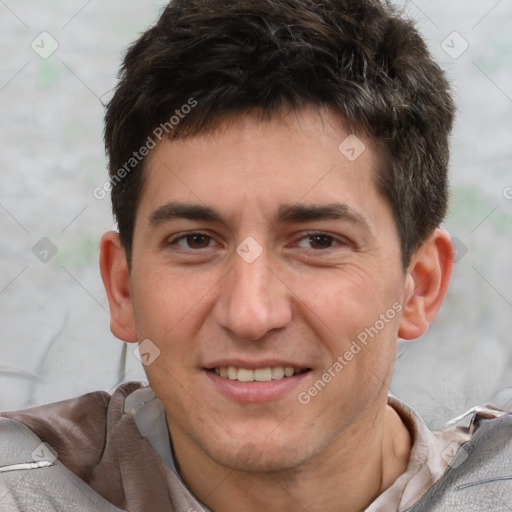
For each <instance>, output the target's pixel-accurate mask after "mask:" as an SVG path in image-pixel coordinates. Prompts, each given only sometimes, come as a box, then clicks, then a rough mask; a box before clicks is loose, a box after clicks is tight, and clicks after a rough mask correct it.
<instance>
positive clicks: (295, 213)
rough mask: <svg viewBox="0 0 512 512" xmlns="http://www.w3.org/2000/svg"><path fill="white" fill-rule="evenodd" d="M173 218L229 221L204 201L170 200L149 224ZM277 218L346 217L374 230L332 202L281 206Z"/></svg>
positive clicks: (342, 205)
mask: <svg viewBox="0 0 512 512" xmlns="http://www.w3.org/2000/svg"><path fill="white" fill-rule="evenodd" d="M173 219H187V220H198V221H202V222H218V223H223V224H227V221H226V219H225V218H224V216H223V215H222V213H221V212H220V211H219V210H217V209H216V208H212V207H210V206H205V205H201V204H187V203H167V204H164V205H163V206H160V207H158V208H157V209H156V210H155V211H153V212H152V213H151V215H150V216H149V223H150V224H151V225H152V226H153V227H158V226H159V225H161V224H163V223H165V222H168V221H171V220H173ZM276 220H277V223H278V224H284V223H297V224H298V223H301V222H311V221H318V220H343V221H348V222H351V223H353V224H357V225H360V226H361V227H363V228H365V229H366V230H367V231H368V232H370V233H373V230H372V228H371V225H370V222H369V221H368V220H367V219H366V217H365V216H364V215H362V214H361V213H359V212H357V211H356V210H354V209H353V208H352V207H351V206H350V205H348V204H346V203H330V204H326V205H314V204H312V205H297V204H295V205H281V206H280V207H279V210H278V213H277V218H276Z"/></svg>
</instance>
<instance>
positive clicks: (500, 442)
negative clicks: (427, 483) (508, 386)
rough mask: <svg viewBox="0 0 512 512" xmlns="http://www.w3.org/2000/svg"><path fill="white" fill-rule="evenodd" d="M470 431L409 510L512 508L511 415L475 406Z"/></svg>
mask: <svg viewBox="0 0 512 512" xmlns="http://www.w3.org/2000/svg"><path fill="white" fill-rule="evenodd" d="M469 430H470V433H471V437H470V439H469V440H468V441H467V442H466V443H464V444H463V445H462V446H461V447H460V448H459V449H458V451H457V453H456V454H455V456H454V457H453V459H452V460H451V462H450V464H449V466H448V468H447V469H446V471H445V472H444V474H443V476H442V477H441V478H440V479H439V480H438V481H437V482H436V484H435V485H434V486H432V488H431V489H430V490H429V491H428V492H427V493H426V494H425V495H424V496H423V497H422V498H421V499H420V501H419V502H418V503H417V504H416V505H415V506H413V507H412V509H411V512H427V511H428V512H445V511H446V512H448V511H452V510H471V511H474V512H484V511H485V512H487V511H488V510H492V511H493V512H500V511H503V512H505V511H507V512H508V511H510V510H511V506H512V414H510V413H508V412H505V411H498V410H496V409H490V408H486V407H482V408H477V410H476V412H475V414H474V415H473V417H472V419H471V424H470V426H469Z"/></svg>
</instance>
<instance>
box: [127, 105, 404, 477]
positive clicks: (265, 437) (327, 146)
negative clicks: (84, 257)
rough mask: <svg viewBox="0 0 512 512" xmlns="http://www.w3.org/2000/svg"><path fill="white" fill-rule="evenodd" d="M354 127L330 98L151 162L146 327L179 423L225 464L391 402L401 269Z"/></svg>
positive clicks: (334, 430)
mask: <svg viewBox="0 0 512 512" xmlns="http://www.w3.org/2000/svg"><path fill="white" fill-rule="evenodd" d="M348 135H349V134H348V133H347V132H346V131H345V130H344V128H343V127H342V126H341V124H340V122H339V121H338V120H337V117H336V116H335V114H333V113H332V112H331V111H329V110H325V111H323V113H322V115H321V116H320V115H319V113H318V111H316V110H313V109H309V108H308V109H303V110H301V111H300V112H298V113H293V114H288V115H285V114H283V115H280V116H276V117H275V118H274V119H273V120H271V121H261V120H259V119H258V118H257V117H256V116H254V117H253V116H243V117H240V118H237V119H235V120H234V121H233V122H231V123H229V124H224V125H223V126H222V127H221V129H220V130H217V131H216V132H215V133H213V134H211V135H200V136H194V137H191V138H187V139H185V140H182V141H178V140H175V141H165V142H163V143H162V144H160V145H159V146H158V147H157V148H156V149H155V150H154V151H153V153H152V154H151V155H150V157H149V160H148V162H147V167H146V171H145V172H146V182H145V187H144V190H143V193H142V197H141V201H140V205H139V208H138V212H137V221H136V226H135V230H134V239H133V254H132V258H133V260H132V271H131V277H130V291H131V297H132V303H133V310H134V315H135V322H136V326H137V336H138V339H139V341H142V340H146V339H148V340H150V341H151V343H152V344H154V345H156V346H157V347H158V349H159V351H160V355H159V356H158V357H156V359H155V360H154V361H153V362H152V363H151V364H150V365H148V366H146V372H147V376H148V379H149V381H150V384H151V386H152V387H153V389H154V391H155V392H156V394H157V395H158V397H159V398H160V400H161V401H162V403H163V405H164V407H165V410H166V413H167V418H168V422H169V427H170V430H171V434H172V435H173V439H174V440H176V439H182V440H186V442H187V443H189V444H190V446H194V447H195V448H196V449H198V450H199V451H200V453H203V454H206V456H208V457H209V458H210V459H212V460H214V461H216V462H217V463H220V464H222V465H225V466H228V467H234V468H239V469H247V468H248V467H249V465H251V464H252V466H251V467H254V468H260V469H264V470H277V469H283V468H288V467H294V466H297V465H298V464H300V463H303V462H305V461H307V460H309V459H311V458H312V457H314V456H317V455H320V454H321V453H322V451H323V450H325V449H326V447H327V446H329V445H330V444H331V443H332V442H333V441H334V440H335V439H339V436H340V435H343V436H346V437H350V436H356V437H357V436H360V437H361V438H363V437H364V435H366V434H367V432H368V429H371V428H372V423H373V420H374V419H375V418H376V417H377V416H378V414H380V412H379V411H382V409H383V404H384V403H385V400H386V396H387V391H388V386H389V381H390V378H391V372H392V367H393V362H394V358H395V352H396V342H397V332H398V328H399V323H400V310H401V303H402V300H403V297H404V274H403V270H402V266H401V255H400V248H399V247H400V244H399V238H398V234H397V230H396V226H395V222H394V219H393V216H392V212H391V208H390V206H389V205H388V203H387V202H386V200H385V199H384V198H383V197H382V196H381V194H380V193H379V192H378V191H377V189H376V186H375V173H376V169H377V167H378V161H377V155H376V151H375V149H374V148H373V147H372V146H371V144H370V143H369V142H368V141H365V144H366V149H365V150H364V151H363V152H362V153H361V154H360V155H359V156H358V157H357V158H356V159H354V157H355V156H357V154H358V153H359V152H360V151H361V149H362V146H360V145H357V146H354V140H352V139H348V140H347V141H346V142H344V143H343V141H345V139H346V138H347V136H348ZM356 142H357V141H356ZM342 143H343V144H342ZM340 144H342V146H341V149H340V148H339V146H340ZM352 149H354V151H352ZM151 346H152V345H151ZM156 352H157V351H156ZM350 354H352V356H350ZM336 362H338V364H336ZM228 367H231V368H230V369H229V370H226V368H228ZM285 368H293V369H294V375H293V376H288V377H287V376H283V373H284V372H286V373H287V374H288V373H289V372H291V371H290V370H285ZM254 370H256V371H254ZM226 371H227V372H228V376H226V375H225V373H226ZM219 373H220V375H219ZM329 376H330V377H329ZM271 377H274V378H273V379H272V380H267V379H269V378H271ZM254 378H255V379H257V380H256V381H251V380H252V379H254ZM258 379H259V380H261V381H259V380H258ZM319 381H321V382H320V383H319ZM315 383H316V386H315Z"/></svg>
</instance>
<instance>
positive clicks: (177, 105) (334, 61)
mask: <svg viewBox="0 0 512 512" xmlns="http://www.w3.org/2000/svg"><path fill="white" fill-rule="evenodd" d="M191 101H193V102H195V103H194V108H193V109H188V113H187V115H185V116H184V115H181V116H180V119H179V122H178V123H170V122H169V120H170V118H171V117H172V116H173V115H175V113H176V114H178V113H179V112H181V109H182V107H183V106H184V105H191V104H192V103H191ZM305 104H313V105H319V106H320V105H327V106H329V107H331V108H333V109H335V111H336V112H338V113H339V115H340V116H341V118H342V119H343V122H344V123H345V124H346V126H347V127H348V128H349V129H350V130H352V131H353V132H354V133H356V134H364V135H366V136H368V137H370V138H371V139H372V140H375V141H376V142H378V143H379V146H380V147H382V148H383V153H384V154H383V158H382V162H381V166H380V167H381V168H380V169H379V170H378V177H377V186H378V187H379V190H380V191H381V193H382V194H383V195H384V197H386V199H387V200H388V201H389V203H390V204H391V206H392V209H393V212H394V216H395V219H396V224H397V228H398V232H399V235H400V241H401V250H402V259H403V263H404V266H407V265H408V262H409V261H410V257H411V255H412V254H413V253H414V251H415V249H417V247H418V246H419V245H421V243H422V242H424V241H425V240H426V238H427V237H428V236H429V235H430V234H431V232H432V231H433V230H434V229H435V228H436V227H437V226H439V224H440V223H441V221H442V220H443V218H444V216H445V214H446V209H447V197H448V186H447V167H448V154H449V148H448V138H449V134H450V131H451V128H452V124H453V115H454V105H453V100H452V97H451V93H450V88H449V84H448V82H447V80H446V78H445V76H444V73H443V71H442V70H441V69H440V67H439V66H438V65H437V64H436V63H435V62H434V61H433V60H432V58H431V56H430V54H429V52H428V50H427V48H426V45H425V42H424V41H423V39H422V37H421V36H420V35H419V33H418V31H417V30H416V28H415V27H414V25H413V23H412V22H411V21H410V20H406V19H402V18H401V17H400V15H399V14H398V13H397V12H396V11H395V10H394V8H393V7H391V6H390V5H389V4H388V3H387V2H384V1H378V0H322V1H318V0H176V1H173V2H171V3H170V4H169V5H168V6H167V7H166V8H165V10H164V11H163V13H162V15H161V17H160V19H159V21H158V22H157V24H156V25H155V26H154V27H152V28H150V29H149V30H148V31H147V32H145V33H144V34H143V35H142V36H141V37H140V39H138V40H137V41H136V42H135V43H134V44H133V45H132V46H131V47H130V48H129V50H128V52H127V54H126V56H125V59H124V62H123V65H122V68H121V72H120V82H119V84H118V86H117V90H116V93H115V95H114V97H113V99H112V100H111V102H110V104H109V105H108V108H107V112H106V126H105V144H106V149H107V153H108V157H109V169H110V179H111V183H112V192H111V197H112V205H113V212H114V216H115V218H116V220H117V223H118V226H119V232H120V237H121V241H122V244H123V246H124V248H125V250H126V252H127V255H128V258H129V259H130V255H131V248H132V237H133V229H134V225H135V218H136V212H137V205H138V201H139V199H140V196H141V191H142V188H143V183H144V180H143V176H144V175H143V169H144V161H145V159H144V158H141V157H140V156H138V158H137V160H133V155H134V151H136V150H137V149H138V148H140V147H143V146H144V145H145V144H146V142H147V141H148V140H149V138H151V135H152V134H153V133H155V130H158V127H159V126H163V127H167V129H166V130H165V132H166V133H165V136H166V137H170V138H172V137H187V136H190V135H194V134H198V133H201V132H204V131H206V130H210V129H214V128H215V126H218V124H219V122H220V121H221V120H222V119H223V117H225V116H226V115H233V114H235V115H236V114H240V115H243V114H244V112H247V111H248V110H250V109H251V110H252V109H255V108H256V109H259V110H260V111H261V112H262V113H263V114H264V115H266V116H270V117H271V116H272V115H276V112H279V111H280V110H281V109H282V108H283V107H286V108H291V109H300V108H301V106H304V105H305ZM171 125H172V126H171ZM158 133H160V132H158ZM162 133H163V132H162ZM130 159H132V163H133V165H131V166H129V167H128V168H127V167H126V163H127V162H128V161H130ZM122 169H124V172H122V173H121V174H122V179H120V171H121V170H122Z"/></svg>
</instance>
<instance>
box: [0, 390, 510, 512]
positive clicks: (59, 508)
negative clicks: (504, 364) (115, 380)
mask: <svg viewBox="0 0 512 512" xmlns="http://www.w3.org/2000/svg"><path fill="white" fill-rule="evenodd" d="M138 387H140V384H138V383H127V384H124V385H123V386H121V387H120V388H118V390H116V392H115V393H114V394H113V395H112V397H111V396H110V395H108V394H107V393H103V392H98V393H91V394H89V395H85V396H83V397H79V398H76V399H73V400H67V401H65V402H61V403H58V404H51V405H47V406H42V407H37V408H34V409H30V410H27V411H19V412H17V413H4V414H1V415H0V416H2V417H0V512H43V511H44V512H86V511H87V512H100V511H101V512H123V511H129V512H155V511H162V512H163V511H166V512H167V511H168V512H203V511H204V509H203V508H201V507H200V506H198V504H197V501H196V500H195V499H194V497H193V496H191V495H190V494H189V493H188V491H187V490H186V488H185V487H184V486H183V484H182V483H181V482H180V480H179V478H178V477H177V476H176V474H175V473H174V472H173V471H171V470H170V469H169V467H168V465H166V464H165V462H164V461H163V460H162V458H161V457H160V456H159V455H158V454H157V453H156V452H155V450H154V449H153V448H152V446H151V444H150V443H149V442H148V441H147V439H145V438H144V437H142V436H141V434H140V431H139V430H138V428H137V425H136V424H135V422H134V420H133V417H131V416H130V415H129V414H125V413H124V411H123V408H122V404H123V403H124V400H125V398H126V396H128V395H129V394H130V393H131V392H132V391H134V390H136V389H138ZM457 511H461V512H511V511H512V414H504V415H502V416H500V417H490V416H489V417H487V416H486V414H485V412H480V413H476V414H475V415H474V417H473V420H472V436H471V438H470V439H469V441H468V442H467V443H465V444H464V445H463V446H462V447H461V448H460V449H459V450H458V452H457V454H456V456H455V458H454V459H453V460H452V462H451V463H450V465H449V466H448V468H447V469H446V471H445V472H444V474H443V475H442V477H441V478H440V479H439V480H438V481H437V482H436V483H435V484H434V485H433V486H432V487H431V488H430V489H429V490H428V491H427V492H426V493H425V494H424V495H423V496H422V497H421V498H420V499H419V500H418V501H417V502H416V503H415V504H414V505H413V506H412V507H411V508H410V509H409V512H457ZM390 512H394V511H390Z"/></svg>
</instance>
